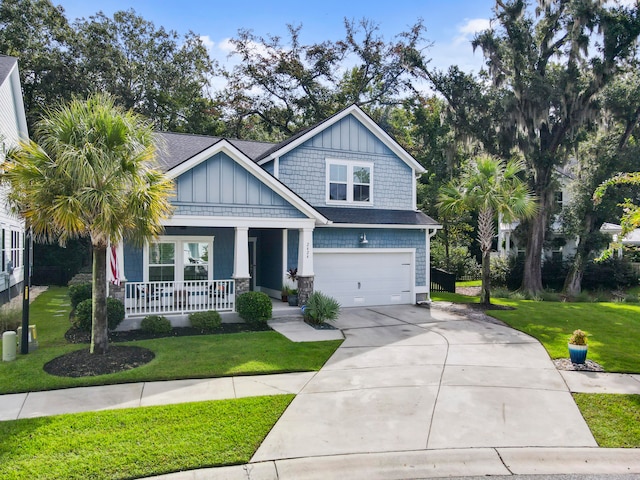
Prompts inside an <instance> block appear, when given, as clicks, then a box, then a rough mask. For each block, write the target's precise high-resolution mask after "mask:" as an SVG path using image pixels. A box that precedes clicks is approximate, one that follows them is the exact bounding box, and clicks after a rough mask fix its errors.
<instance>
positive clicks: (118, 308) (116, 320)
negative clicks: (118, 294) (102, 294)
mask: <svg viewBox="0 0 640 480" xmlns="http://www.w3.org/2000/svg"><path fill="white" fill-rule="evenodd" d="M122 320H124V303H122V301H121V300H118V299H117V298H111V297H107V323H108V324H109V330H115V329H116V328H118V325H120V323H121V322H122Z"/></svg>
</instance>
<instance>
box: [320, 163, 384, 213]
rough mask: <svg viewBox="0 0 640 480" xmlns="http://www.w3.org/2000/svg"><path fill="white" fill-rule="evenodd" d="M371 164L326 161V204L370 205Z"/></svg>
mask: <svg viewBox="0 0 640 480" xmlns="http://www.w3.org/2000/svg"><path fill="white" fill-rule="evenodd" d="M372 173H373V164H371V163H367V162H352V161H346V160H327V203H353V204H371V203H372V200H371V188H372V181H371V179H372Z"/></svg>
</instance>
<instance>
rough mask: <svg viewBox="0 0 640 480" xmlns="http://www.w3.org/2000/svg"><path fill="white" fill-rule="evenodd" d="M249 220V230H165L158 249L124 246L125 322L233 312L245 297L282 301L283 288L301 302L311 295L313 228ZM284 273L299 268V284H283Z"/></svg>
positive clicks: (307, 224) (155, 246)
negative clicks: (295, 291) (255, 295)
mask: <svg viewBox="0 0 640 480" xmlns="http://www.w3.org/2000/svg"><path fill="white" fill-rule="evenodd" d="M183 220H184V219H183ZM252 220H253V222H252V223H253V225H249V224H248V223H249V221H245V222H243V223H246V224H244V225H234V226H215V227H203V226H200V225H199V226H195V225H185V224H184V223H183V224H182V225H168V226H167V227H166V230H165V233H164V235H162V236H161V237H159V238H158V239H157V240H156V241H155V242H152V243H148V244H146V245H144V246H143V247H141V248H140V247H133V246H131V245H124V247H122V248H121V258H123V263H124V265H123V267H122V270H123V272H124V276H125V277H126V281H124V282H123V285H122V287H121V288H120V296H121V297H122V299H123V301H124V305H125V317H126V318H132V317H144V316H147V315H165V316H186V315H188V314H189V313H192V312H199V311H208V310H216V311H218V312H221V313H224V312H235V309H236V299H237V298H238V296H239V295H241V294H242V293H244V292H247V291H262V292H264V293H266V294H267V295H269V296H270V297H272V298H274V299H276V300H278V301H279V299H280V292H281V290H282V287H283V285H285V284H289V285H290V286H292V287H294V288H297V289H298V290H299V298H300V302H301V304H302V303H304V301H306V298H307V297H308V295H310V294H311V293H312V291H313V248H312V246H313V243H312V242H313V229H314V221H313V220H309V219H295V220H294V219H280V221H279V222H277V223H280V224H281V226H280V228H275V227H274V224H275V223H276V222H274V221H269V220H267V219H252ZM174 221H175V219H174ZM192 221H193V222H194V223H195V221H196V220H195V219H194V220H192ZM185 223H188V222H185ZM283 227H285V228H283ZM289 269H297V272H298V281H297V283H292V282H291V280H290V279H288V278H287V271H288V270H289ZM112 288H114V287H112ZM114 290H116V291H117V290H118V289H117V288H114Z"/></svg>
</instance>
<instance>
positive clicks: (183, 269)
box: [144, 236, 213, 282]
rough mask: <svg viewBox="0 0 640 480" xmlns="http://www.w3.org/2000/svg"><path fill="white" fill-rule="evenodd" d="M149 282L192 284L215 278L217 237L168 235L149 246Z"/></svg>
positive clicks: (146, 256) (147, 265) (147, 277)
mask: <svg viewBox="0 0 640 480" xmlns="http://www.w3.org/2000/svg"><path fill="white" fill-rule="evenodd" d="M147 252H148V255H146V254H145V260H144V262H145V264H144V265H145V273H146V275H147V276H146V278H145V281H148V282H189V281H207V280H212V279H213V262H212V259H213V237H186V236H185V237H181V236H164V237H160V238H159V239H158V242H156V243H150V244H149V246H148V250H147Z"/></svg>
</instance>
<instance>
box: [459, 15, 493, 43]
mask: <svg viewBox="0 0 640 480" xmlns="http://www.w3.org/2000/svg"><path fill="white" fill-rule="evenodd" d="M490 27H491V21H490V20H489V19H488V18H472V19H470V20H467V21H466V22H465V23H464V24H462V25H460V26H459V27H458V36H457V37H456V38H455V39H454V40H453V44H454V45H460V44H462V43H468V42H469V41H471V39H472V38H473V36H474V35H475V34H476V33H480V32H482V31H484V30H487V29H488V28H490Z"/></svg>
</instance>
